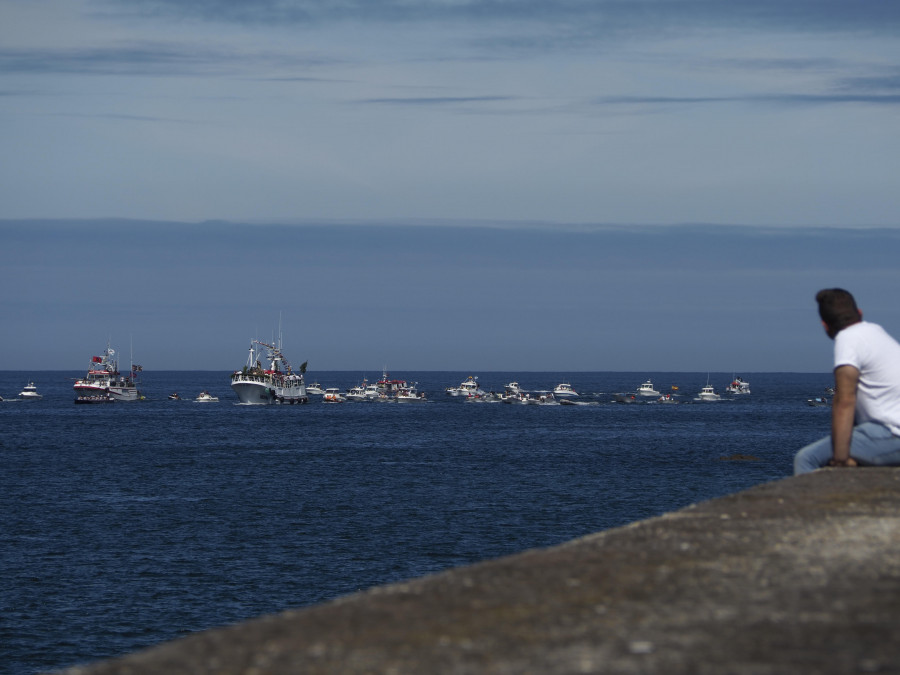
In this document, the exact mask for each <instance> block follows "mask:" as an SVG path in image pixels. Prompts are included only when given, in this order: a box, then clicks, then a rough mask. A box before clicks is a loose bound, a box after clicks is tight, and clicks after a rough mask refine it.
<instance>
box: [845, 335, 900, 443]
mask: <svg viewBox="0 0 900 675" xmlns="http://www.w3.org/2000/svg"><path fill="white" fill-rule="evenodd" d="M844 365H849V366H853V367H854V368H856V369H857V370H858V371H859V388H858V390H857V399H856V423H857V424H861V423H862V422H870V421H871V422H880V423H881V424H884V425H885V426H887V427H888V428H889V429H891V431H892V432H893V433H895V434H900V343H898V342H897V341H896V340H895V339H894V338H892V337H891V336H890V335H888V333H887V331H885V330H884V329H883V328H882V327H881V326H879V325H878V324H874V323H869V322H867V321H860V322H859V323H855V324H853V325H852V326H847V327H846V328H844V329H843V330H841V331H840V332H839V333H838V334H837V335H836V336H835V338H834V367H835V368H837V367H839V366H844Z"/></svg>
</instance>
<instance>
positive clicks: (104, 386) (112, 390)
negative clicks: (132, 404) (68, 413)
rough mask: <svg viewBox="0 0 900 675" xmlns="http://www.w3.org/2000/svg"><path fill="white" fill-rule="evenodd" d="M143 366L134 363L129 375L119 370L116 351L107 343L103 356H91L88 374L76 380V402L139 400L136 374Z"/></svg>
mask: <svg viewBox="0 0 900 675" xmlns="http://www.w3.org/2000/svg"><path fill="white" fill-rule="evenodd" d="M142 370H143V368H142V367H141V366H137V365H132V366H131V372H130V373H129V374H128V375H122V374H121V373H120V372H119V362H118V360H116V352H115V350H114V349H111V348H110V346H109V344H107V345H106V351H105V352H104V353H103V356H93V357H91V365H90V367H89V368H88V372H87V375H85V376H84V377H83V378H81V379H80V380H75V385H74V389H75V402H76V403H100V402H107V401H137V400H138V399H139V398H140V392H138V389H137V384H136V375H137V373H139V372H141V371H142Z"/></svg>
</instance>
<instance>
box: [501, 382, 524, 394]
mask: <svg viewBox="0 0 900 675" xmlns="http://www.w3.org/2000/svg"><path fill="white" fill-rule="evenodd" d="M504 389H505V390H506V393H508V394H518V393H520V392H521V391H522V387H520V386H519V383H518V382H510V383H509V384H507V385H506V386H505V387H504Z"/></svg>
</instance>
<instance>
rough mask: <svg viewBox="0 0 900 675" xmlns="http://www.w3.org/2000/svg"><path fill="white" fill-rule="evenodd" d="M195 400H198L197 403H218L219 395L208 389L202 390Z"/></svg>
mask: <svg viewBox="0 0 900 675" xmlns="http://www.w3.org/2000/svg"><path fill="white" fill-rule="evenodd" d="M194 402H196V403H218V402H219V397H218V396H213V395H212V394H210V393H209V392H208V391H201V392H200V393H199V394H198V395H197V398H195V399H194Z"/></svg>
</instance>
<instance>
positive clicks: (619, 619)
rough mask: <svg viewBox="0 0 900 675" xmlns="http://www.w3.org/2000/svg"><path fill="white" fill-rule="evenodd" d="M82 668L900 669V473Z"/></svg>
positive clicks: (622, 532)
mask: <svg viewBox="0 0 900 675" xmlns="http://www.w3.org/2000/svg"><path fill="white" fill-rule="evenodd" d="M685 470H690V467H685ZM65 672H67V673H69V675H74V674H75V673H78V674H81V675H86V674H90V675H106V674H108V673H119V674H124V673H128V674H132V675H137V674H140V673H218V674H231V673H243V674H247V673H255V674H275V673H279V674H282V673H525V672H534V673H592V672H602V673H666V674H671V673H700V674H702V673H747V674H753V675H757V674H765V673H817V674H818V673H842V674H843V673H854V672H892V673H897V672H900V469H827V470H823V471H819V472H816V473H813V474H807V475H805V476H799V477H795V478H788V479H785V480H781V481H777V482H774V483H769V484H766V485H760V486H758V487H755V488H753V489H750V490H746V491H744V492H740V493H738V494H735V495H731V496H729V497H725V498H722V499H716V500H712V501H709V502H704V503H701V504H698V505H695V506H691V507H689V508H686V509H683V510H681V511H677V512H674V513H671V514H667V515H664V516H661V517H659V518H653V519H651V520H646V521H642V522H638V523H635V524H632V525H629V526H627V527H622V528H618V529H614V530H608V531H605V532H601V533H598V534H594V535H590V536H587V537H584V538H581V539H578V540H575V541H572V542H570V543H567V544H565V545H562V546H558V547H555V548H551V549H544V550H534V551H527V552H525V553H522V554H520V555H515V556H511V557H508V558H503V559H500V560H494V561H490V562H485V563H481V564H477V565H473V566H470V567H464V568H459V569H454V570H451V571H448V572H445V573H442V574H437V575H434V576H430V577H425V578H422V579H417V580H414V581H409V582H407V583H400V584H393V585H390V586H383V587H379V588H375V589H371V590H369V591H367V592H363V593H358V594H355V595H351V596H347V597H345V598H341V599H339V600H336V601H334V602H330V603H327V604H324V605H319V606H316V607H312V608H308V609H304V610H299V611H290V612H286V613H283V614H280V615H277V616H271V617H264V618H261V619H256V620H253V621H249V622H246V623H243V624H239V625H236V626H230V627H227V628H222V629H217V630H210V631H206V632H203V633H198V634H196V635H192V636H189V637H187V638H184V639H180V640H176V641H173V642H170V643H166V644H163V645H160V646H157V647H154V648H152V649H149V650H146V651H143V652H139V653H135V654H131V655H128V656H126V657H123V658H118V659H113V660H110V661H105V662H100V663H97V664H93V665H90V666H87V667H83V668H72V669H69V670H68V671H65Z"/></svg>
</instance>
